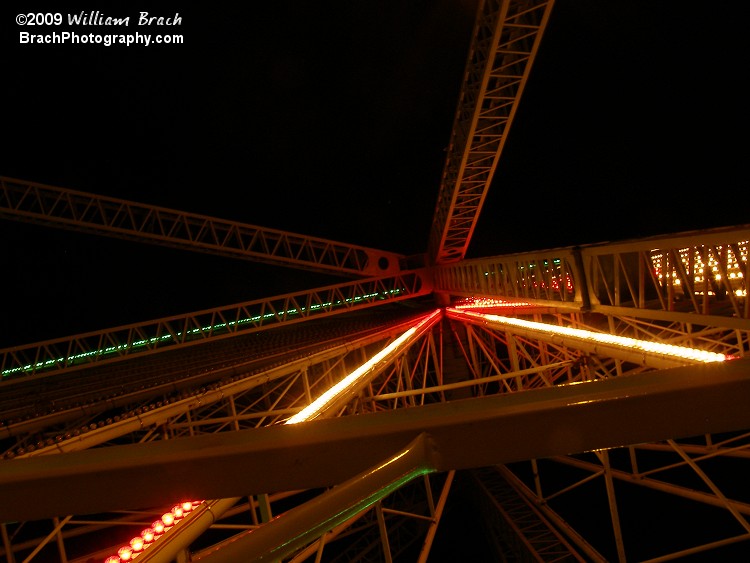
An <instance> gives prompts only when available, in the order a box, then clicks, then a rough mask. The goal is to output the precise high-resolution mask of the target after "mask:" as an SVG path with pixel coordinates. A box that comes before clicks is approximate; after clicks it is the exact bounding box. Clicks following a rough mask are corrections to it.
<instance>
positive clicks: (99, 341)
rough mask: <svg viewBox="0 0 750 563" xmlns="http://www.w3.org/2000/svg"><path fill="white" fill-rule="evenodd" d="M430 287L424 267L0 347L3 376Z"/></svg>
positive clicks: (223, 334)
mask: <svg viewBox="0 0 750 563" xmlns="http://www.w3.org/2000/svg"><path fill="white" fill-rule="evenodd" d="M431 291H432V287H431V284H430V283H429V279H428V278H427V276H426V274H425V272H424V271H423V270H413V271H408V272H403V273H401V274H399V275H397V276H389V277H379V278H369V279H365V280H357V281H354V282H348V283H342V284H337V285H331V286H326V287H322V288H317V289H314V290H309V291H305V292H300V293H290V294H285V295H280V296H275V297H271V298H267V299H258V300H254V301H247V302H244V303H239V304H235V305H230V306H227V307H220V308H215V309H207V310H204V311H198V312H196V313H190V314H187V315H181V316H176V317H169V318H163V319H157V320H153V321H148V322H145V323H140V324H132V325H125V326H119V327H115V328H111V329H107V330H104V331H98V332H90V333H86V334H80V335H75V336H71V337H68V338H60V339H56V340H48V341H45V342H38V343H34V344H29V345H26V346H16V347H11V348H5V349H0V360H1V362H2V363H1V364H0V375H2V379H3V380H12V377H13V376H22V375H33V374H40V373H44V374H49V373H59V372H61V371H63V370H67V369H72V368H79V367H82V366H85V365H91V364H93V363H103V362H105V361H115V360H120V359H123V358H126V357H133V356H134V355H136V354H148V353H154V352H159V351H162V350H166V349H175V348H177V347H180V346H187V345H194V344H199V343H201V342H205V341H207V340H211V339H219V338H227V337H231V336H234V335H237V334H244V333H249V332H254V331H259V330H264V329H267V328H272V327H275V326H280V325H288V324H292V323H296V322H301V321H305V320H308V319H313V318H321V317H325V316H330V315H336V314H341V313H345V312H349V311H352V310H359V309H365V308H368V307H373V306H378V305H383V304H386V303H391V302H395V301H403V300H405V299H411V298H414V297H418V296H421V295H427V294H429V293H430V292H431Z"/></svg>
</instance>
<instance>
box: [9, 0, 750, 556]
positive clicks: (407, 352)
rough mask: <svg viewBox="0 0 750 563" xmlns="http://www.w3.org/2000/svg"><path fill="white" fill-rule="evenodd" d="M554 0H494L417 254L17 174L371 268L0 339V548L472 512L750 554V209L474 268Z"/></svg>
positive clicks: (87, 549) (136, 231)
mask: <svg viewBox="0 0 750 563" xmlns="http://www.w3.org/2000/svg"><path fill="white" fill-rule="evenodd" d="M551 10H552V2H534V1H521V2H518V1H512V0H511V1H491V0H490V1H487V2H483V3H481V6H480V10H479V13H478V18H477V23H476V29H475V33H474V36H473V43H472V45H471V50H470V56H469V61H468V64H467V72H466V76H465V79H464V84H463V90H462V95H461V101H460V104H459V109H458V112H457V115H456V121H455V123H454V132H453V138H452V143H451V147H450V151H449V156H448V161H447V163H446V168H445V173H444V176H443V181H442V184H441V187H440V192H439V198H438V204H437V207H436V210H435V217H434V221H433V227H432V231H431V233H430V242H429V249H428V252H427V254H426V256H425V258H424V260H423V261H422V262H423V263H424V264H427V265H428V266H427V267H425V268H421V269H416V270H408V269H403V270H402V269H401V264H402V259H403V257H401V256H398V255H395V254H392V253H386V252H381V251H378V250H374V249H364V248H360V247H354V246H350V245H346V244H343V243H337V242H334V241H325V240H322V239H314V238H311V237H305V236H303V235H295V234H291V233H283V232H279V231H273V230H270V229H263V228H260V227H253V226H249V225H240V224H236V223H231V222H227V221H222V220H219V219H214V218H208V217H201V216H197V215H193V214H183V213H180V212H177V211H174V210H166V209H163V208H156V207H153V206H149V205H145V204H137V203H134V202H126V201H122V200H113V199H112V198H104V197H100V196H95V195H92V194H83V193H80V192H74V191H71V190H63V189H59V188H53V187H50V186H42V185H39V184H35V183H32V182H25V181H20V180H12V179H7V178H5V179H2V181H0V186H2V199H0V213H1V214H2V216H3V217H6V218H11V219H14V220H22V221H32V222H41V223H44V224H54V225H57V226H61V227H65V228H77V229H83V230H86V231H90V232H97V233H100V234H107V235H114V236H122V237H125V238H129V239H131V240H138V241H143V242H158V243H159V244H167V245H177V246H180V247H184V248H189V249H192V250H196V251H199V252H212V253H217V254H220V255H224V256H231V257H234V258H243V259H250V260H257V261H262V262H271V263H274V264H277V265H283V266H287V267H290V266H291V267H296V268H301V269H303V270H315V271H320V270H324V271H326V272H329V273H337V274H341V275H343V276H347V277H352V276H356V277H357V279H356V280H355V281H351V280H349V281H346V282H343V283H341V284H336V285H332V286H327V287H323V288H316V289H310V290H308V291H305V292H300V293H295V294H285V295H278V296H272V297H268V298H265V299H261V300H255V301H250V302H245V303H239V304H233V305H229V306H226V307H220V308H216V309H211V310H205V311H199V312H195V313H190V314H186V315H181V316H178V317H172V318H168V319H156V320H152V321H146V322H143V323H138V324H134V325H129V326H125V327H114V328H109V329H104V330H101V331H98V332H95V333H87V334H81V335H74V336H70V337H66V338H60V339H56V340H53V341H46V342H38V343H32V344H29V345H26V346H17V347H12V348H5V349H2V350H0V357H2V376H1V380H0V389H1V390H2V394H0V422H1V424H0V445H1V446H2V450H1V451H2V459H1V460H0V499H2V502H0V521H2V522H3V523H2V525H0V534H1V535H0V537H1V538H2V549H1V550H0V556H2V557H4V559H5V560H6V561H8V562H9V563H15V562H16V561H63V562H68V561H71V562H81V563H82V562H83V561H92V560H93V561H96V560H101V561H105V560H107V561H109V562H114V561H117V562H119V561H130V560H132V559H138V560H139V561H142V562H147V561H165V562H172V561H176V562H182V561H188V560H192V561H207V562H212V563H213V562H221V561H237V560H256V561H265V560H273V561H280V560H283V561H290V562H291V561H295V562H298V561H306V560H310V559H313V560H316V561H323V560H325V561H355V560H356V561H394V560H403V561H426V560H427V559H428V557H430V556H431V555H430V554H432V557H435V556H436V555H435V554H436V552H438V551H440V550H441V549H445V547H444V545H441V546H438V544H439V542H440V538H441V535H445V534H450V533H451V530H449V529H447V528H448V527H449V526H451V525H455V522H453V523H451V522H450V520H449V514H450V512H451V506H452V503H453V506H455V503H462V504H464V505H465V506H468V507H469V509H470V510H471V511H472V518H471V525H472V526H473V527H475V528H479V529H481V530H483V531H482V532H480V535H481V534H483V535H484V536H485V537H486V538H487V542H486V543H487V544H488V549H489V550H493V551H494V556H493V559H497V560H520V559H524V560H525V559H529V558H533V559H534V560H543V561H561V560H569V561H606V560H618V561H626V560H639V561H666V560H670V559H675V558H678V557H682V556H686V555H689V554H698V553H703V552H707V553H711V554H712V556H714V557H715V558H717V559H724V560H727V559H731V558H732V557H737V554H738V553H741V551H737V550H738V549H739V550H741V549H742V546H743V545H744V546H745V548H744V549H745V552H746V550H747V545H748V544H747V540H748V539H750V521H749V519H748V515H750V490H748V487H747V485H746V479H744V478H743V477H742V476H743V475H746V474H747V469H748V467H747V466H748V463H749V460H750V431H749V430H748V429H750V410H748V409H747V404H748V402H750V371H749V370H748V364H747V362H748V361H750V360H748V355H750V314H749V312H750V309H749V305H748V297H747V279H748V276H750V267H749V266H748V261H747V250H748V241H749V240H750V226H749V225H739V226H733V227H727V228H724V229H716V230H711V231H701V232H691V233H683V234H675V235H668V236H663V237H655V238H650V239H644V240H634V241H628V242H623V243H617V244H601V245H588V246H582V247H575V248H573V247H569V248H558V249H552V250H546V251H540V252H530V253H522V254H511V255H502V256H494V257H486V258H481V259H472V260H465V259H464V256H465V252H466V248H467V246H468V244H469V242H470V240H471V236H472V233H473V228H474V224H475V222H476V218H477V216H478V214H479V212H480V210H481V206H482V202H483V199H484V196H485V194H486V191H487V189H488V188H489V185H490V183H491V180H492V177H493V174H494V169H495V166H496V163H497V159H498V158H499V156H500V153H501V150H502V147H503V143H504V139H505V135H506V134H507V131H508V127H509V126H510V123H511V121H512V118H513V115H514V112H515V108H516V107H517V104H518V101H519V97H520V95H521V92H522V91H523V86H524V84H525V81H526V78H527V77H528V73H529V72H530V69H531V64H532V62H533V59H534V55H535V53H536V50H537V49H538V48H539V42H540V40H541V37H542V34H543V31H544V27H545V25H546V22H547V20H548V18H549V15H550V11H551ZM436 303H437V305H436ZM618 337H619V339H618ZM656 345H662V346H660V347H657V346H656ZM696 350H699V351H700V353H699V352H696ZM677 353H681V354H682V353H684V354H683V355H676V354H677ZM705 354H709V355H710V356H708V357H709V358H710V359H711V360H712V361H710V362H708V363H704V361H703V360H702V359H701V358H705ZM719 359H720V360H721V361H718V360H719ZM714 360H716V361H714ZM343 384H346V386H344V385H343ZM331 389H336V390H338V391H339V392H338V394H336V395H332V394H331V396H330V397H328V402H327V403H326V404H325V405H324V407H322V408H321V409H320V410H319V411H317V412H319V413H320V414H318V415H315V416H316V417H317V418H315V419H314V420H312V419H309V420H307V421H303V422H301V423H299V424H290V422H292V421H293V420H295V419H296V417H297V416H299V415H300V414H301V413H304V412H305V410H306V407H307V406H308V405H310V404H312V403H314V402H315V401H317V400H319V399H322V398H325V397H327V396H328V395H329V393H330V390H331ZM469 499H471V502H469ZM582 505H583V506H585V508H584V509H581V506H582ZM475 531H476V530H475ZM436 546H437V547H436ZM488 557H489V556H488Z"/></svg>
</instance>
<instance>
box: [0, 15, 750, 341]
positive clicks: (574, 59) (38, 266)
mask: <svg viewBox="0 0 750 563" xmlns="http://www.w3.org/2000/svg"><path fill="white" fill-rule="evenodd" d="M19 4H20V3H13V2H6V3H4V5H3V7H2V8H0V11H1V13H2V16H1V17H2V22H0V23H1V24H2V26H3V28H2V29H3V35H2V44H1V47H0V48H1V49H2V51H1V52H0V60H2V86H1V87H0V92H1V94H0V95H1V96H2V101H3V110H4V111H3V118H2V126H1V129H0V135H2V152H1V153H0V175H4V176H9V177H15V178H20V179H24V180H29V181H34V182H40V183H47V184H51V185H55V186H61V187H67V188H71V189H76V190H82V191H87V192H93V193H98V194H104V195H108V196H113V197H117V198H122V199H129V200H133V201H139V202H143V203H149V204H155V205H161V206H165V207H169V208H173V209H179V210H185V211H191V212H196V213H202V214H206V215H211V216H216V217H220V218H226V219H234V220H238V221H243V222H246V223H251V224H257V225H261V226H266V227H273V228H278V229H284V230H289V231H293V232H298V233H302V234H309V235H315V236H320V237H326V238H331V239H334V240H341V241H345V242H351V243H355V244H361V245H365V246H371V247H375V248H381V249H384V250H389V251H394V252H399V253H403V254H407V255H411V254H420V253H422V252H424V251H425V249H426V247H427V239H428V231H429V226H430V224H431V220H432V215H433V211H434V206H435V201H436V196H437V191H438V186H439V182H440V177H441V173H442V169H443V164H444V160H445V154H446V153H445V148H446V146H447V143H448V140H449V137H450V131H451V127H452V123H453V115H454V112H455V109H456V101H457V97H458V93H459V89H460V85H461V80H462V77H463V68H464V64H465V61H466V57H467V52H468V47H469V40H470V33H471V29H472V25H473V21H474V12H475V6H476V1H475V0H451V1H449V0H413V1H401V0H389V1H375V2H364V1H359V0H348V1H326V2H306V1H302V0H297V1H286V2H284V1H274V2H267V3H259V2H250V3H243V4H230V3H228V2H225V3H221V2H220V3H212V4H207V5H205V6H196V5H194V4H192V5H190V6H188V5H187V4H186V3H183V4H182V5H180V4H178V3H165V2H160V3H158V4H157V3H154V2H144V3H143V5H137V4H135V3H132V2H127V3H126V2H116V3H111V4H109V5H108V6H107V7H104V8H102V7H100V8H99V10H100V11H101V12H102V14H104V15H108V16H115V17H123V16H126V15H127V16H130V17H131V25H130V27H129V28H121V27H117V28H77V29H76V30H75V31H78V32H80V33H88V32H98V33H107V32H110V33H117V32H128V33H134V32H136V31H141V32H150V33H160V32H161V33H181V34H183V36H184V38H185V43H184V44H183V45H163V46H159V45H152V46H149V47H144V46H131V47H124V46H112V47H109V48H107V47H104V46H101V45H69V44H68V45H62V46H59V45H58V46H52V45H42V46H34V45H20V44H19V42H18V33H19V31H22V30H23V31H30V30H31V28H20V27H18V26H16V25H15V23H14V20H15V15H16V14H17V13H19V12H29V11H45V10H46V9H47V8H46V7H45V5H44V4H38V5H35V6H33V7H30V6H29V5H28V3H24V5H22V6H19ZM739 5H741V4H739V3H736V2H728V1H719V2H712V3H710V5H709V4H706V3H704V2H697V1H687V2H684V1H658V2H653V1H638V0H636V1H633V0H628V1H621V0H618V1H608V2H598V1H594V0H582V1H574V0H558V1H557V2H556V5H555V8H554V10H553V15H552V19H551V22H550V25H549V27H548V29H547V32H546V34H545V36H544V39H543V41H542V48H541V51H540V53H539V56H538V59H537V61H536V64H535V65H534V68H533V70H532V77H531V79H530V81H529V83H528V86H527V88H526V91H525V93H524V95H523V97H522V101H521V104H520V109H519V113H518V115H517V117H516V119H515V121H514V123H513V126H512V128H511V130H510V131H509V136H508V142H507V144H506V147H505V150H504V152H503V155H502V158H501V160H500V164H499V166H498V170H497V173H496V176H495V180H494V183H493V186H492V189H491V190H490V192H489V196H488V199H487V202H486V205H485V208H484V209H483V211H482V214H481V217H480V221H479V225H478V227H477V230H476V233H475V235H474V237H473V239H472V246H471V248H470V251H469V257H476V256H486V255H492V254H503V253H509V252H520V251H527V250H540V249H544V248H551V247H559V246H569V245H577V244H587V243H596V242H601V241H617V240H624V239H628V238H637V237H643V236H650V235H658V234H668V233H673V232H679V231H685V230H694V229H703V228H710V227H719V226H727V225H735V224H744V223H748V222H750V221H749V220H748V214H747V198H748V195H747V193H748V191H747V189H748V171H747V164H746V154H747V142H746V135H747V132H746V131H747V114H746V100H747V94H748V92H747V87H746V86H745V82H746V77H745V74H746V72H747V69H748V49H747V46H746V35H745V31H746V23H745V22H746V20H745V18H744V17H743V14H742V13H740V11H739V9H738V6H739ZM95 9H96V6H92V5H84V4H79V3H68V2H65V3H60V2H57V3H55V4H52V5H51V11H56V12H62V13H64V14H67V13H78V12H80V11H81V10H83V11H87V12H91V11H93V10H95ZM142 10H143V11H149V12H150V13H151V15H164V16H172V15H174V13H175V12H179V13H180V16H181V17H182V20H183V25H182V26H179V27H174V28H172V27H163V28H156V27H151V28H148V29H147V30H144V29H138V28H137V26H136V25H135V20H137V17H138V13H139V12H140V11H142ZM56 29H57V30H60V31H62V30H64V29H65V28H64V27H62V28H56ZM44 31H45V32H50V31H53V28H44ZM0 272H1V274H0V275H1V276H2V283H3V291H2V292H1V293H0V319H1V322H0V348H2V347H7V346H11V345H16V344H24V343H29V342H33V341H37V340H42V339H47V338H54V337H61V336H66V335H70V334H75V333H80V332H84V331H89V330H97V329H101V328H105V327H111V326H116V325H120V324H125V323H130V322H139V321H145V320H148V319H152V318H159V317H162V316H167V315H173V314H181V313H186V312H191V311H196V310H199V309H203V308H210V307H216V306H221V305H227V304H231V303H236V302H240V301H244V300H249V299H254V298H259V297H264V296H269V295H275V294H280V293H284V292H287V291H293V290H296V289H304V288H310V287H317V286H320V285H323V284H325V283H329V282H334V281H339V280H336V279H333V278H331V279H328V278H324V277H321V276H314V275H310V274H307V273H305V272H301V271H296V270H287V269H278V268H271V267H265V266H261V265H257V264H252V263H245V262H242V261H239V260H229V259H225V258H219V257H213V256H207V255H200V254H197V253H191V252H185V251H176V250H170V249H166V248H161V247H154V246H148V245H140V244H136V243H132V242H131V243H128V242H123V241H119V240H115V239H108V238H105V237H97V236H92V235H83V234H76V233H68V232H65V231H61V230H55V229H49V228H42V227H38V226H34V225H29V224H24V223H17V222H13V221H7V220H0Z"/></svg>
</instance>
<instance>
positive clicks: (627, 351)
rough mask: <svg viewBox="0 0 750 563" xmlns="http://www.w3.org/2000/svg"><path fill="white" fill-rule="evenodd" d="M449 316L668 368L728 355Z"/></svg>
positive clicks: (459, 313)
mask: <svg viewBox="0 0 750 563" xmlns="http://www.w3.org/2000/svg"><path fill="white" fill-rule="evenodd" d="M446 316H447V317H448V318H452V319H456V320H460V321H464V322H470V323H473V324H476V325H479V326H485V327H489V328H494V329H501V330H506V331H508V332H512V333H514V334H519V335H522V336H527V337H530V338H534V339H537V340H543V341H545V342H549V343H552V344H556V345H558V346H561V347H564V348H568V349H574V350H582V351H585V352H589V353H592V354H599V355H603V356H606V357H609V358H616V359H619V360H624V361H627V362H632V363H634V364H637V365H642V366H648V367H653V368H670V367H678V366H683V365H685V364H693V363H709V362H723V361H726V360H729V359H732V357H731V356H727V355H725V354H719V353H715V352H707V351H705V350H699V349H696V348H688V347H685V346H675V345H672V344H662V343H659V342H651V341H647V340H638V339H635V338H628V337H624V336H616V335H614V334H609V333H603V332H593V331H589V330H583V329H578V328H572V327H566V326H559V325H552V324H547V323H539V322H533V321H527V320H523V319H518V318H511V317H504V316H500V315H492V314H486V313H478V312H473V311H467V310H461V309H454V308H448V309H446Z"/></svg>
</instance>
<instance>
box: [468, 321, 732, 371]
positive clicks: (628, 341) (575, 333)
mask: <svg viewBox="0 0 750 563" xmlns="http://www.w3.org/2000/svg"><path fill="white" fill-rule="evenodd" d="M456 312H459V311H457V310H456ZM460 312H461V313H462V314H464V315H467V316H471V317H477V318H481V319H486V320H489V321H494V322H500V323H503V324H507V325H510V326H517V327H521V328H527V329H530V330H536V331H540V332H546V333H548V334H559V335H563V336H571V337H574V338H579V339H584V340H590V341H593V342H600V343H602V344H614V345H617V346H622V347H626V348H635V349H637V350H642V351H644V352H647V353H652V354H661V355H666V356H674V357H679V358H685V359H686V360H693V361H698V362H705V363H708V362H723V361H725V360H727V359H729V358H728V357H727V356H726V355H724V354H717V353H715V352H706V351H705V350H698V349H697V348H687V347H684V346H675V345H673V344H662V343H660V342H649V341H647V340H637V339H635V338H628V337H625V336H615V335H614V334H607V333H602V332H591V331H589V330H583V329H580V328H571V327H565V326H557V325H550V324H546V323H537V322H532V321H526V320H523V319H513V318H510V317H501V316H499V315H489V314H482V313H472V312H468V311H460Z"/></svg>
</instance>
